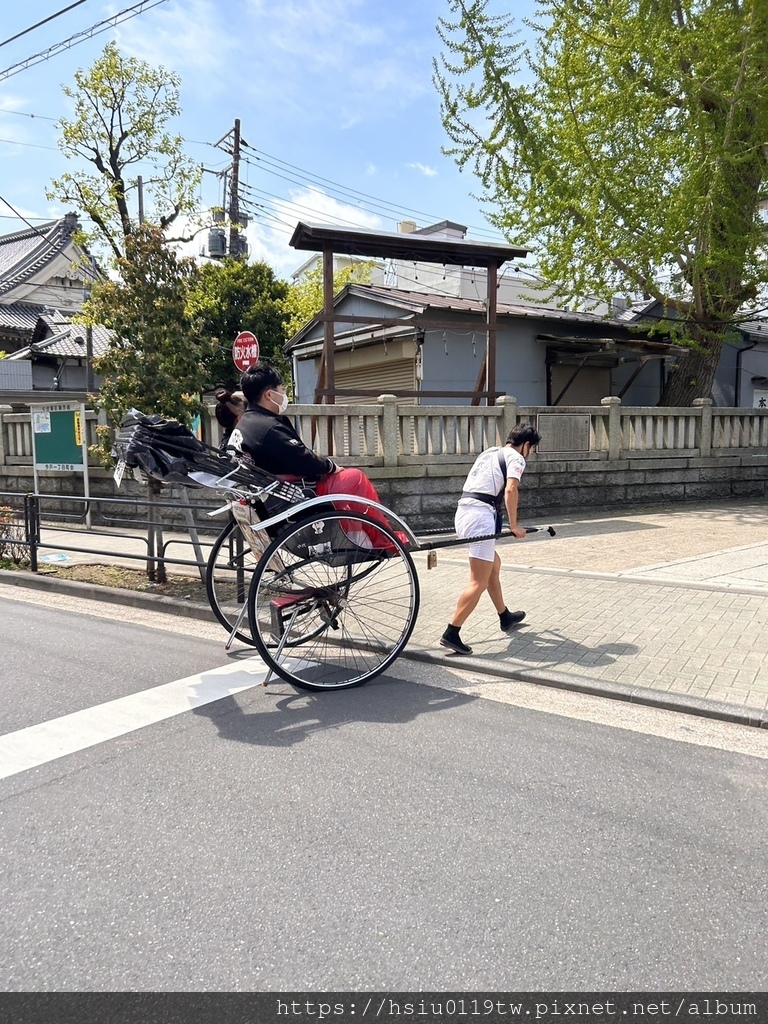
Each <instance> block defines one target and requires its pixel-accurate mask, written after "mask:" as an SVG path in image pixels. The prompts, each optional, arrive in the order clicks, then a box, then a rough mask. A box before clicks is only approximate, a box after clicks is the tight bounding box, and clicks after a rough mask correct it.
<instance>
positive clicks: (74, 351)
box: [7, 324, 111, 359]
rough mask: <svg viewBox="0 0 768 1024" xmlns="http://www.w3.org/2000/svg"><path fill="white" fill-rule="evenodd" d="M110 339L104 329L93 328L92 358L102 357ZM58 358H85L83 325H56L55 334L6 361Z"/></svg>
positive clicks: (13, 354)
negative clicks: (42, 357) (38, 357)
mask: <svg viewBox="0 0 768 1024" xmlns="http://www.w3.org/2000/svg"><path fill="white" fill-rule="evenodd" d="M110 337H111V333H110V331H108V330H107V328H106V327H100V326H97V327H94V328H93V358H94V359H98V357H99V356H102V355H104V353H105V352H106V350H107V345H108V344H109V339H110ZM40 355H45V356H58V357H59V358H62V359H67V358H70V359H71V358H74V359H84V358H85V326H84V325H83V324H67V325H66V326H64V327H63V329H62V327H61V326H60V325H57V326H56V328H55V333H54V334H52V335H51V336H50V337H48V338H43V339H42V340H41V341H35V342H33V343H32V344H31V345H27V346H26V347H25V348H20V349H19V350H18V351H16V352H13V353H12V354H11V355H9V356H7V358H8V359H34V357H35V356H40Z"/></svg>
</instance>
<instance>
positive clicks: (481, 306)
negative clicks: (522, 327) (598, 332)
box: [349, 284, 622, 324]
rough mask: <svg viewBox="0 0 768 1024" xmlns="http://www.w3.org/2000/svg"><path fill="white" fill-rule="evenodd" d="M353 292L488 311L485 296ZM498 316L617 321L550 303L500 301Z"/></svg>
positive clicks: (357, 288) (359, 287) (362, 288)
mask: <svg viewBox="0 0 768 1024" xmlns="http://www.w3.org/2000/svg"><path fill="white" fill-rule="evenodd" d="M349 289H350V291H351V292H353V293H355V294H358V295H365V296H370V297H371V298H379V299H383V300H384V301H385V302H391V303H392V304H393V305H396V306H401V307H405V306H410V307H413V308H414V309H418V310H419V312H422V311H423V310H425V309H449V310H452V311H453V312H456V313H485V302H484V301H483V300H482V299H462V298H459V297H458V296H457V295H440V294H438V293H432V292H430V293H426V292H409V291H405V290H403V289H401V288H383V287H381V286H379V285H371V284H353V285H350V286H349ZM496 311H497V313H498V314H499V315H502V316H503V315H508V316H521V317H527V318H529V319H535V320H561V321H563V320H564V321H566V322H567V323H582V324H598V323H600V324H604V323H608V324H610V323H616V322H622V321H617V318H615V317H614V318H612V319H606V318H605V317H602V316H600V315H598V314H597V313H579V312H576V311H574V310H569V309H553V308H552V307H551V306H531V305H527V304H526V305H521V304H520V305H518V304H511V303H507V302H499V303H497V306H496Z"/></svg>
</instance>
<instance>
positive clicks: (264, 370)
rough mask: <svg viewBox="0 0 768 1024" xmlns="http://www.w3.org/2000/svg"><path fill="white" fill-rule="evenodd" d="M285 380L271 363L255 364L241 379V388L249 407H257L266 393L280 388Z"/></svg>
mask: <svg viewBox="0 0 768 1024" xmlns="http://www.w3.org/2000/svg"><path fill="white" fill-rule="evenodd" d="M282 383H283V378H282V377H281V376H280V374H279V373H278V372H277V370H276V369H275V368H274V366H270V365H269V363H261V362H259V363H254V365H253V366H249V367H248V369H247V370H246V371H245V373H244V374H243V376H242V377H241V378H240V388H241V390H242V392H243V394H244V395H245V397H246V400H247V402H248V404H249V405H256V404H257V402H258V401H259V399H260V398H261V396H262V395H263V394H264V392H265V391H269V390H271V389H272V388H279V387H280V385H281V384H282Z"/></svg>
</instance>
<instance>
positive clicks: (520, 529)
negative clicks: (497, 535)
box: [509, 526, 528, 540]
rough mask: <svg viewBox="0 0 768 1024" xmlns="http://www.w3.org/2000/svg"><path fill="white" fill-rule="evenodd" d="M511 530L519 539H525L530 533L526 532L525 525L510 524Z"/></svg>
mask: <svg viewBox="0 0 768 1024" xmlns="http://www.w3.org/2000/svg"><path fill="white" fill-rule="evenodd" d="M509 532H510V533H511V534H512V536H513V537H517V539H518V540H525V538H526V537H527V536H528V534H527V533H526V532H525V527H524V526H510V528H509Z"/></svg>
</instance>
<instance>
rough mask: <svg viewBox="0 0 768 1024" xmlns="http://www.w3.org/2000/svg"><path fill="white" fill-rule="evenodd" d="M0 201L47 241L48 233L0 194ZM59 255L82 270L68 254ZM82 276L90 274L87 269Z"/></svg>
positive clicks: (81, 266) (79, 264) (72, 265)
mask: <svg viewBox="0 0 768 1024" xmlns="http://www.w3.org/2000/svg"><path fill="white" fill-rule="evenodd" d="M0 203H4V204H5V205H6V206H7V207H8V209H9V210H10V211H11V213H13V214H15V215H16V217H17V218H18V219H19V220H20V221H23V222H24V223H25V224H26V225H27V227H28V228H31V230H32V231H34V233H35V234H36V235H39V236H40V238H42V239H44V240H45V241H46V242H47V241H48V235H46V233H45V232H44V231H40V230H39V228H36V227H35V225H34V224H31V223H30V222H29V221H28V220H27V218H26V217H25V216H24V214H23V213H19V211H18V210H17V209H16V207H15V206H12V205H11V204H10V203H9V202H8V200H7V199H5V198H4V197H3V196H1V195H0ZM61 255H62V256H64V258H65V259H66V260H67V262H68V263H69V265H70V266H71V267H73V268H74V269H75V270H80V271H83V265H82V264H81V263H77V262H76V261H75V260H73V259H71V258H70V257H69V256H67V254H66V253H62V254H61ZM84 276H85V277H90V276H91V275H90V274H89V273H88V271H87V270H85V271H84Z"/></svg>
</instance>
